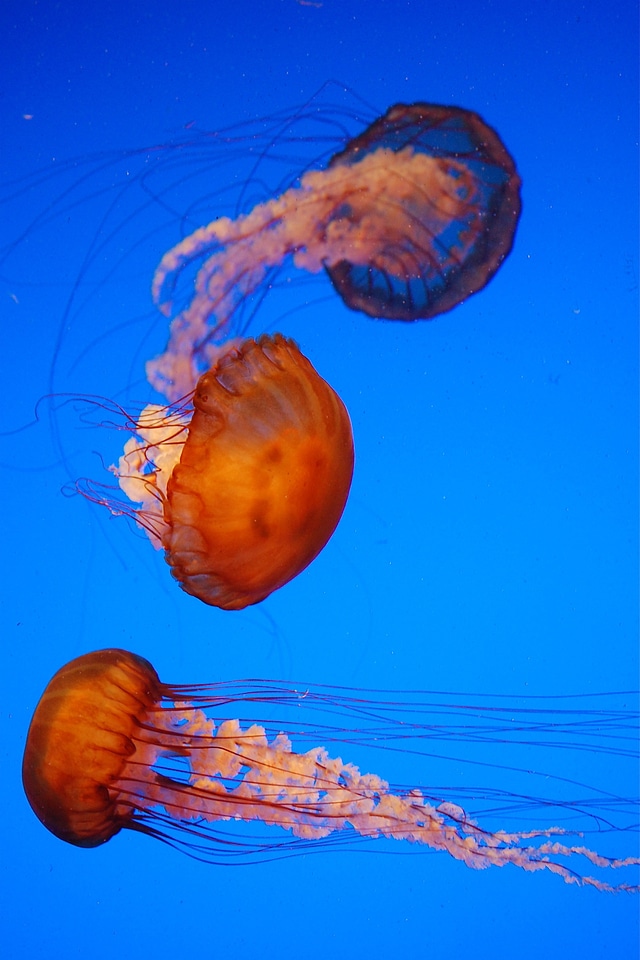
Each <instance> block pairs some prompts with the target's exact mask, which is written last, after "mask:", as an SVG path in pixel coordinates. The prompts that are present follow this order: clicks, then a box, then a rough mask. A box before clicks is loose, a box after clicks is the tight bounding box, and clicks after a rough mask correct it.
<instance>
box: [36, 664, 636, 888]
mask: <svg viewBox="0 0 640 960" xmlns="http://www.w3.org/2000/svg"><path fill="white" fill-rule="evenodd" d="M238 688H239V685H235V684H227V683H220V684H211V685H199V686H196V687H190V688H189V687H184V686H172V685H169V684H165V683H163V682H161V681H160V679H159V677H158V675H157V673H156V671H155V670H154V668H153V667H152V665H151V664H150V663H149V662H148V661H147V660H144V659H143V658H142V657H139V656H137V655H135V654H132V653H129V652H128V651H125V650H118V649H108V650H100V651H97V652H94V653H89V654H86V655H84V656H82V657H79V658H77V659H76V660H73V661H71V663H69V664H67V665H66V666H65V667H63V668H62V669H61V670H59V671H58V672H57V673H56V674H55V676H54V677H53V678H52V680H51V681H50V682H49V684H48V686H47V688H46V689H45V691H44V693H43V695H42V697H41V699H40V702H39V704H38V705H37V707H36V710H35V712H34V715H33V719H32V721H31V726H30V729H29V733H28V736H27V741H26V746H25V752H24V760H23V784H24V789H25V792H26V795H27V798H28V800H29V803H30V804H31V807H32V809H33V810H34V812H35V813H36V815H37V816H38V818H39V819H40V820H41V821H42V823H43V824H44V825H45V826H46V827H47V828H48V829H49V830H50V831H51V832H52V833H53V834H55V835H56V836H57V837H59V838H61V839H62V840H65V841H67V842H69V843H72V844H75V845H77V846H81V847H92V846H98V845H100V844H102V843H105V842H106V841H108V840H109V839H111V838H112V837H113V836H114V835H115V834H117V833H118V832H119V831H120V830H122V829H124V828H126V829H132V830H137V831H139V832H142V833H146V834H148V835H150V836H153V837H157V838H159V839H163V840H165V841H166V842H168V843H170V844H171V845H174V846H178V847H181V848H182V849H184V850H185V851H186V852H188V853H191V854H192V855H193V856H195V857H197V858H199V859H204V860H211V861H213V862H234V861H236V860H237V859H238V858H240V859H242V858H244V857H247V856H248V857H249V858H251V857H253V856H256V855H257V857H258V859H260V858H264V859H271V858H274V857H278V856H283V855H286V854H291V853H295V852H303V851H306V850H310V849H316V848H317V849H322V848H323V847H325V846H327V845H329V846H330V845H331V844H332V843H333V842H334V841H336V840H337V841H338V842H339V841H340V840H345V841H347V842H348V841H349V840H352V841H353V840H355V839H357V838H360V839H362V840H373V839H376V838H388V839H392V840H398V841H405V842H409V843H411V844H415V845H417V846H418V847H426V848H429V849H431V850H440V851H445V852H447V853H449V854H450V855H451V856H452V857H454V858H455V859H457V860H459V861H460V862H461V863H463V864H465V865H466V866H468V867H472V868H475V869H481V868H485V867H489V866H507V865H509V864H510V865H512V866H516V867H519V868H521V869H523V870H525V871H529V872H537V871H548V872H551V873H555V874H556V875H557V876H559V877H560V878H561V879H563V880H564V881H565V882H566V883H577V884H581V885H586V886H591V887H594V888H595V889H597V890H601V891H612V890H627V891H630V892H632V891H633V892H637V891H638V886H637V885H635V884H633V883H630V882H627V881H623V882H622V883H620V884H618V885H617V886H613V885H612V884H611V883H610V882H609V881H608V880H607V879H601V878H600V876H598V877H592V876H584V875H581V874H579V873H577V872H576V870H575V868H574V866H573V864H574V861H578V860H580V859H581V860H582V861H583V862H586V863H587V864H588V866H589V868H590V869H593V868H596V869H598V870H601V871H603V872H605V871H607V870H609V871H610V870H618V869H624V868H630V867H637V866H638V865H639V864H640V859H639V858H637V857H627V856H625V857H619V858H609V857H605V856H602V855H601V854H599V853H597V852H595V851H593V850H591V849H589V847H587V846H586V845H585V844H584V843H583V842H579V843H575V844H574V843H571V842H570V841H568V835H569V834H570V833H572V832H575V831H572V830H565V829H562V828H560V827H557V826H546V825H540V824H535V825H534V826H532V827H529V828H528V829H520V830H511V829H509V830H505V829H497V830H490V829H488V828H487V827H486V826H484V825H482V824H479V823H477V822H476V821H475V819H474V818H473V817H472V816H471V815H470V814H469V813H468V812H466V811H465V809H464V807H463V806H462V805H461V804H460V803H457V802H455V801H454V800H453V799H451V798H448V797H440V798H438V797H437V796H435V795H434V788H431V789H429V788H425V787H417V786H415V787H406V786H405V787H397V786H393V785H391V784H389V783H388V782H387V781H385V780H383V779H382V778H381V777H380V776H379V775H377V774H375V773H367V774H363V773H361V771H360V770H359V769H358V767H356V766H355V765H354V764H353V763H349V762H344V761H343V760H342V759H338V758H337V757H336V756H334V755H332V754H334V753H335V750H331V751H330V750H329V749H327V748H325V747H324V746H318V745H313V746H311V747H308V748H307V749H306V750H304V752H300V751H299V750H296V747H295V744H294V743H293V742H292V739H293V738H294V737H295V736H298V738H299V739H301V740H302V741H304V740H305V737H306V738H309V737H315V736H318V732H317V731H313V729H312V728H311V727H310V726H309V724H308V722H307V719H308V717H307V715H305V719H298V720H297V722H296V721H293V730H294V732H293V733H292V734H291V735H289V733H284V732H282V731H283V728H284V725H283V724H282V723H280V722H279V721H278V720H277V719H276V721H274V722H272V723H271V725H270V726H269V725H267V726H265V725H262V724H260V723H257V722H255V721H253V720H251V721H249V720H246V719H245V720H243V719H242V718H238V717H236V718H234V717H233V713H234V711H238V715H239V711H240V710H243V711H245V710H246V709H247V707H249V706H251V705H254V704H256V703H258V704H260V705H261V706H263V707H266V706H269V705H271V706H275V708H276V709H277V708H280V707H282V706H287V705H294V707H295V709H296V711H298V718H300V714H299V711H300V709H301V708H302V709H304V710H307V709H309V710H313V709H314V708H315V709H319V710H320V711H324V712H325V713H326V714H334V713H335V712H337V711H340V710H344V711H352V713H353V714H354V715H355V717H356V725H355V726H353V727H352V728H351V729H343V730H340V729H339V728H336V727H332V726H331V725H330V724H327V723H325V722H324V718H323V722H322V725H321V727H320V729H321V731H322V735H323V736H324V737H325V738H326V739H327V742H329V743H331V742H333V743H334V747H335V748H336V749H340V752H343V750H344V749H346V743H345V742H348V743H349V744H351V749H355V748H356V746H357V745H358V744H362V743H366V742H367V740H368V739H370V742H371V743H372V744H373V745H375V746H376V747H377V748H378V749H382V750H383V751H386V750H389V751H392V750H397V749H398V745H399V744H401V743H402V742H403V741H405V742H407V741H408V749H409V755H410V756H411V757H412V758H413V759H414V760H415V757H416V756H420V755H421V750H420V749H419V747H420V741H421V739H422V738H425V737H426V738H427V739H428V740H430V738H431V737H432V736H433V733H434V729H435V730H436V731H437V729H438V727H436V728H434V727H433V725H432V723H431V722H429V723H425V716H424V711H423V708H421V706H420V704H419V703H416V702H414V703H413V704H410V703H407V704H403V705H402V709H399V704H393V703H389V702H385V701H383V700H380V699H378V700H374V701H370V700H367V699H365V698H364V697H363V696H362V695H359V696H356V697H354V696H353V691H352V692H351V695H350V696H345V691H339V690H338V691H335V692H332V691H331V690H330V689H328V688H318V689H317V690H313V689H312V688H304V689H303V690H300V689H295V688H291V687H289V688H286V687H283V686H282V685H278V684H275V683H273V682H267V681H262V682H260V681H254V682H252V683H250V684H248V685H247V687H246V691H245V693H244V694H243V693H240V694H238V693H236V690H237V689H238ZM406 707H410V708H411V715H410V719H411V721H412V722H410V723H408V724H407V710H406V709H405V708H406ZM458 709H459V710H461V709H463V710H465V712H466V713H468V712H469V711H470V710H471V709H472V708H471V707H470V705H467V707H464V708H463V707H461V706H459V707H458ZM230 712H231V717H230V718H229V713H230ZM225 713H226V717H225V716H224V714H225ZM524 714H525V717H526V716H527V714H526V711H525V712H524ZM294 715H295V714H294ZM481 715H482V711H481V710H480V711H479V712H478V713H477V714H476V717H475V719H476V725H475V727H474V735H475V736H476V737H477V736H478V734H479V732H480V730H482V731H483V732H484V733H485V734H488V735H489V736H491V735H492V734H493V735H495V729H496V713H495V711H494V710H493V709H492V708H488V709H487V711H486V715H485V716H484V718H482V716H481ZM510 716H511V718H512V717H513V715H512V714H510ZM481 719H483V720H484V725H482V724H480V725H478V724H479V722H480V720H481ZM541 719H543V718H542V717H541V715H540V708H539V704H537V705H536V707H535V708H534V709H532V710H531V711H530V716H528V719H527V720H525V719H524V718H523V716H520V717H519V720H520V723H521V724H524V726H526V725H527V723H529V724H530V725H531V729H532V730H533V731H535V733H536V734H537V735H538V736H539V735H540V732H541ZM600 719H601V721H602V722H604V717H601V718H600ZM574 720H575V718H571V719H570V720H568V721H567V720H566V718H565V719H564V720H563V719H562V715H560V718H559V723H558V727H559V728H563V729H564V735H565V737H566V738H567V741H566V742H567V743H570V742H572V741H575V738H576V736H578V738H579V739H581V738H582V739H583V745H584V743H585V742H588V741H590V740H591V739H592V738H593V736H594V734H593V723H592V720H593V718H591V722H590V723H589V724H588V725H587V726H588V728H589V729H588V730H585V729H582V730H581V728H580V724H577V725H576V723H575V722H574ZM439 723H440V724H441V723H442V716H441V714H440V715H439ZM616 724H617V725H618V726H617V727H616V726H615V725H616ZM605 726H607V727H608V729H607V731H606V733H605V734H604V739H605V741H606V739H607V737H608V736H609V734H610V733H611V732H612V731H613V730H614V729H615V730H618V732H619V730H620V729H624V728H625V717H624V716H621V714H620V712H619V711H618V710H617V709H615V708H612V709H611V711H610V716H609V717H608V722H607V723H606V724H605ZM520 729H521V730H522V729H523V727H522V726H521V728H520ZM440 730H441V731H443V732H444V730H443V728H442V726H440ZM448 732H449V735H450V733H451V730H449V731H448ZM585 737H586V738H587V741H585V740H584V738H585ZM342 741H345V742H342ZM478 742H479V741H478ZM338 744H340V746H339V747H338ZM559 745H560V746H566V743H560V744H559ZM427 756H429V754H427ZM574 786H575V785H574ZM518 799H519V800H520V801H521V800H522V798H518ZM611 800H613V798H612V797H611ZM552 806H553V804H552V803H550V802H549V801H541V808H542V809H547V810H548V809H549V808H550V807H552ZM567 807H568V808H570V810H571V812H573V813H575V812H576V805H575V804H564V808H565V812H566V809H567ZM561 808H562V805H560V806H559V809H561ZM617 809H618V813H620V805H619V804H618V807H617ZM494 813H495V810H494ZM634 814H635V810H634V809H633V810H630V811H628V815H629V817H633V816H634ZM243 823H245V824H246V823H249V824H252V825H254V826H256V827H257V826H259V825H262V827H263V828H264V829H265V830H266V833H265V834H264V835H263V836H262V837H261V838H258V837H255V838H254V837H252V836H248V837H247V838H246V839H245V840H243V839H242V836H241V833H242V824H243ZM283 831H284V832H285V839H283V837H282V833H283ZM234 835H235V839H233V837H234Z"/></svg>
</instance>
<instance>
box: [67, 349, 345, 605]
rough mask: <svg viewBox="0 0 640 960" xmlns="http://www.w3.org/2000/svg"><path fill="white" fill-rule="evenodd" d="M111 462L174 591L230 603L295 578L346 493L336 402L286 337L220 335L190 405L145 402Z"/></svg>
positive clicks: (118, 507) (254, 598) (329, 529)
mask: <svg viewBox="0 0 640 960" xmlns="http://www.w3.org/2000/svg"><path fill="white" fill-rule="evenodd" d="M132 430H133V432H134V436H132V437H131V438H130V439H129V441H128V442H127V444H126V445H125V449H124V453H123V456H122V457H121V458H120V462H119V464H118V466H117V467H113V468H112V470H113V472H114V473H115V474H116V475H117V477H118V481H119V484H120V487H121V488H122V489H123V491H124V492H125V493H126V495H127V497H128V498H129V499H130V500H131V501H133V502H134V503H138V504H140V507H139V508H138V509H135V510H134V509H127V508H126V507H123V505H122V504H121V503H115V502H114V501H113V500H111V501H110V500H107V499H105V498H101V497H100V496H96V495H95V492H94V491H95V489H96V488H95V486H94V487H92V488H91V489H90V492H88V493H87V491H83V492H85V493H87V495H88V496H90V497H92V498H93V499H97V500H100V502H102V503H105V504H106V505H107V506H109V508H110V509H111V511H112V512H113V513H123V512H126V513H130V514H133V515H134V517H135V519H136V520H137V521H138V523H139V524H140V525H141V526H142V527H143V528H144V529H145V530H146V532H147V533H148V535H149V537H150V539H151V540H152V542H153V543H154V545H155V546H157V547H163V548H164V550H165V557H166V560H167V563H168V564H169V565H170V567H171V572H172V574H173V576H174V577H175V578H176V580H178V582H179V583H180V585H181V587H182V589H183V590H185V591H186V592H187V593H189V594H192V595H193V596H195V597H198V598H199V599H200V600H202V601H204V602H205V603H208V604H211V605H213V606H217V607H221V608H223V609H226V610H237V609H240V608H243V607H246V606H248V605H249V604H253V603H258V602H259V601H260V600H263V599H264V598H265V597H267V596H268V595H269V594H270V593H272V591H274V590H276V589H278V588H279V587H281V586H283V585H284V584H285V583H287V582H288V581H289V580H291V579H293V577H295V576H297V574H299V573H300V572H301V571H302V570H303V569H304V568H305V567H306V566H307V565H308V564H309V563H311V561H312V560H313V559H314V557H316V556H317V554H318V553H319V552H320V551H321V550H322V548H323V547H324V545H325V544H326V542H327V541H328V540H329V538H330V537H331V535H332V533H333V531H334V529H335V527H336V525H337V523H338V521H339V519H340V517H341V515H342V512H343V510H344V506H345V503H346V500H347V496H348V493H349V487H350V485H351V477H352V474H353V462H354V453H353V436H352V432H351V423H350V420H349V415H348V413H347V411H346V408H345V406H344V404H343V403H342V401H341V400H340V398H339V397H338V395H337V394H336V392H335V391H334V390H333V389H332V388H331V387H330V386H329V384H328V383H326V381H325V380H323V379H322V378H321V377H320V376H319V374H318V373H317V372H316V371H315V369H314V368H313V367H312V365H311V363H310V362H309V361H308V360H307V359H306V357H304V356H303V355H302V353H301V352H300V350H299V349H298V347H297V345H296V344H295V343H294V342H293V341H292V340H288V339H287V338H286V337H283V336H281V335H280V334H276V335H275V336H268V335H263V336H261V337H259V338H258V339H257V340H253V339H247V340H244V341H241V342H237V343H232V344H228V345H227V346H226V347H225V348H224V349H221V350H220V351H219V356H218V359H217V361H216V362H215V363H214V364H213V366H212V368H211V369H210V370H209V372H208V373H206V374H204V375H203V376H202V377H201V378H200V380H199V381H198V384H197V386H196V389H195V392H194V393H193V408H191V406H190V404H187V405H185V404H183V405H181V406H180V405H178V406H174V407H169V408H167V407H159V406H157V405H149V406H147V407H146V408H145V409H144V410H143V411H142V413H141V415H140V416H139V417H138V418H137V420H136V422H135V423H134V424H133V426H132Z"/></svg>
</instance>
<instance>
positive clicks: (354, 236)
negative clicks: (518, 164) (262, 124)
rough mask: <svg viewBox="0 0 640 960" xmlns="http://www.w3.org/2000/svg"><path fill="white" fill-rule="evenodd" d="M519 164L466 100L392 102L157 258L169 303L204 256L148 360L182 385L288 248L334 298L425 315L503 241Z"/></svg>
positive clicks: (162, 302) (157, 373) (512, 217)
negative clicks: (163, 342)
mask: <svg viewBox="0 0 640 960" xmlns="http://www.w3.org/2000/svg"><path fill="white" fill-rule="evenodd" d="M519 214H520V178H519V177H518V174H517V172H516V168H515V164H514V162H513V159H512V158H511V156H510V154H509V153H508V151H507V150H506V148H505V146H504V145H503V143H502V141H501V140H500V138H499V137H498V135H497V134H496V132H495V131H494V130H492V129H491V128H490V127H489V126H487V124H486V123H484V121H483V120H482V119H481V118H480V117H479V116H478V115H477V114H475V113H473V112H471V111H468V110H463V109H460V108H457V107H440V106H434V105H431V104H426V103H414V104H412V105H409V106H407V105H404V104H398V105H396V106H394V107H391V108H390V109H389V110H388V111H387V113H386V114H385V115H384V116H382V117H380V118H379V119H378V120H376V121H375V122H374V123H373V124H371V126H369V127H368V128H367V129H366V130H365V131H364V132H363V133H362V134H360V135H359V136H357V137H355V138H354V139H353V140H351V141H349V143H348V144H347V145H346V147H345V148H344V149H343V150H342V151H340V152H339V153H337V154H335V155H334V156H333V157H332V159H331V160H330V162H329V164H328V166H327V167H326V169H324V170H309V171H307V172H306V173H304V174H303V175H302V176H301V178H300V180H299V182H298V184H297V185H295V186H293V187H291V188H289V189H288V190H286V191H285V192H284V193H282V194H281V195H280V196H277V197H275V198H274V199H272V200H269V201H266V202H264V203H259V204H257V205H256V206H255V207H254V208H253V209H252V210H251V211H250V212H249V213H248V214H246V215H243V216H239V217H237V218H236V219H231V218H229V217H219V218H218V219H216V220H213V221H212V222H211V223H209V224H208V225H206V226H203V227H201V228H199V229H197V230H195V231H194V232H193V233H192V234H190V235H189V236H187V237H186V238H185V239H184V240H182V241H181V242H180V243H178V244H177V246H175V247H173V249H171V250H169V251H168V252H167V253H166V254H165V255H164V257H163V258H162V260H161V262H160V264H159V266H158V268H157V270H156V273H155V276H154V279H153V285H152V293H153V297H154V300H155V301H156V303H157V304H158V305H159V306H160V309H161V310H162V311H163V312H164V313H166V314H167V315H170V314H171V312H172V307H173V303H172V301H173V296H174V291H175V286H176V283H177V280H178V278H179V277H180V275H181V273H182V272H183V270H184V269H185V268H186V267H187V266H188V265H189V264H191V263H193V262H196V261H203V262H202V263H201V265H200V267H199V269H198V271H197V276H196V278H195V286H194V291H193V295H192V297H191V299H190V302H189V303H188V304H187V306H186V307H185V308H184V309H183V310H181V311H180V312H179V313H178V314H177V315H176V316H175V317H174V319H173V320H172V323H171V328H170V338H169V343H168V346H167V349H166V351H165V352H164V353H163V354H162V355H161V356H159V357H157V358H156V359H154V360H151V361H149V362H148V363H147V377H148V379H149V381H150V383H151V384H152V386H153V387H154V388H155V389H156V390H158V391H159V392H160V393H162V394H163V395H164V396H166V397H167V398H168V399H169V400H175V399H177V398H178V397H180V396H182V395H184V394H185V393H187V392H188V391H189V390H190V389H192V388H193V384H194V383H195V382H196V380H197V378H198V376H199V374H200V373H201V372H202V371H203V370H204V369H206V368H207V367H208V366H209V365H210V363H211V356H212V354H214V353H215V350H216V344H217V343H218V342H219V341H220V340H221V339H224V337H225V336H227V335H228V333H229V330H230V328H231V322H232V319H233V316H234V314H235V312H236V310H237V309H238V307H239V306H240V304H241V303H242V302H243V301H244V300H245V299H246V298H247V297H249V296H250V295H251V294H253V293H254V292H255V291H256V290H257V289H258V288H259V287H260V286H261V285H263V284H265V282H266V279H267V278H268V276H269V272H270V271H271V270H272V269H273V268H275V267H277V266H279V265H280V264H281V263H282V262H283V260H284V259H285V258H286V257H287V256H291V257H292V258H293V263H294V265H295V266H296V267H297V268H299V269H302V270H306V271H309V272H311V273H318V272H319V271H321V270H326V272H327V273H328V275H329V277H330V279H331V281H332V283H333V285H334V287H335V288H336V290H337V291H338V293H339V294H340V296H341V298H342V299H343V301H344V302H345V304H346V305H347V306H348V307H350V308H352V309H354V310H359V311H363V312H364V313H366V314H368V315H370V316H373V317H381V318H385V319H395V320H417V319H421V318H424V319H429V318H432V317H435V316H437V315H438V314H440V313H443V312H444V311H447V310H451V309H452V308H453V307H455V306H456V305H457V304H459V303H460V302H462V301H463V300H465V299H466V298H467V297H469V296H471V294H473V293H476V292H477V291H479V290H481V289H482V288H483V287H484V286H485V285H486V284H487V283H488V281H489V280H490V279H491V277H492V276H493V275H494V274H495V272H496V271H497V270H498V268H499V266H500V264H501V263H502V261H503V260H504V258H505V257H506V256H507V254H508V253H509V251H510V249H511V246H512V243H513V238H514V233H515V229H516V225H517V222H518V218H519Z"/></svg>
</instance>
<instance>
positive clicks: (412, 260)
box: [325, 103, 521, 320]
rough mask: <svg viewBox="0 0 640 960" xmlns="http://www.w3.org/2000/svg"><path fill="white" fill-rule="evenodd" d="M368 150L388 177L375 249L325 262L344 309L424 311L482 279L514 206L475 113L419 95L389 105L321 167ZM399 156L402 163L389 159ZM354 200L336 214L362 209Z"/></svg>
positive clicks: (506, 166)
mask: <svg viewBox="0 0 640 960" xmlns="http://www.w3.org/2000/svg"><path fill="white" fill-rule="evenodd" d="M372 154H374V155H376V156H378V157H380V159H381V165H382V168H383V170H385V172H386V174H387V176H391V177H392V180H391V182H388V183H387V192H388V196H387V197H386V198H385V200H386V202H385V203H383V204H382V209H381V211H380V216H381V218H382V217H384V220H385V226H384V227H383V228H382V230H383V237H381V242H380V245H379V252H376V253H375V254H374V256H373V257H371V259H370V260H369V261H368V262H366V263H362V262H359V261H352V260H350V259H349V255H348V254H347V257H346V258H345V259H344V260H340V261H338V262H337V263H326V264H325V269H326V270H327V273H328V274H329V277H330V278H331V281H332V282H333V284H334V286H335V287H336V290H337V291H338V293H339V294H340V296H341V297H342V299H343V300H344V301H345V303H346V304H347V305H348V306H350V307H351V308H352V309H354V310H361V311H363V312H364V313H367V314H369V315H370V316H372V317H382V318H386V319H391V320H420V319H431V318H432V317H435V316H437V315H438V314H440V313H444V312H445V311H448V310H451V309H453V308H454V307H455V306H457V305H458V304H459V303H461V302H462V301H463V300H466V299H467V297H469V296H471V295H472V294H473V293H477V292H478V291H479V290H481V289H482V288H483V287H484V286H486V284H487V283H488V282H489V280H490V279H491V277H492V276H493V275H494V274H495V273H496V271H497V270H498V268H499V267H500V265H501V264H502V262H503V260H504V259H505V257H506V256H507V255H508V254H509V252H510V250H511V247H512V245H513V240H514V236H515V230H516V226H517V223H518V219H519V217H520V208H521V203H520V177H519V176H518V173H517V170H516V167H515V163H514V161H513V158H512V157H511V155H510V154H509V152H508V150H507V149H506V147H505V146H504V144H503V143H502V141H501V139H500V137H499V136H498V134H497V133H496V132H495V130H493V129H492V128H491V127H490V126H489V125H488V124H487V123H485V121H484V120H483V119H482V118H481V117H480V116H478V114H477V113H474V112H473V111H471V110H463V109H460V108H459V107H442V106H437V105H435V104H428V103H413V104H410V105H404V104H397V105H396V106H394V107H391V108H390V109H389V110H388V111H387V112H386V113H385V114H384V116H382V117H380V118H379V119H378V120H376V121H375V122H374V123H372V124H371V126H370V127H368V128H367V130H365V131H364V132H363V133H361V134H360V135H359V136H357V137H355V138H354V139H353V140H351V141H350V142H349V143H348V144H347V146H346V147H345V149H344V150H342V151H341V152H340V153H338V154H336V155H335V156H334V157H332V159H331V161H330V163H329V168H335V167H345V166H346V167H352V166H353V165H354V164H361V163H362V162H363V161H364V160H365V159H366V158H369V157H371V155H372ZM405 155H406V157H407V159H409V158H410V162H408V163H407V164H406V168H405V169H403V167H402V165H400V164H399V163H398V159H399V158H400V157H404V156H405ZM401 181H402V183H401ZM361 206H362V204H361V197H360V196H356V197H355V198H354V202H352V201H348V203H347V210H346V211H343V213H342V216H345V215H346V216H348V217H350V218H354V219H357V220H360V218H361V217H362V216H363V215H364V217H365V218H366V217H367V213H366V212H365V213H364V214H363V212H362V209H361Z"/></svg>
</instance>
